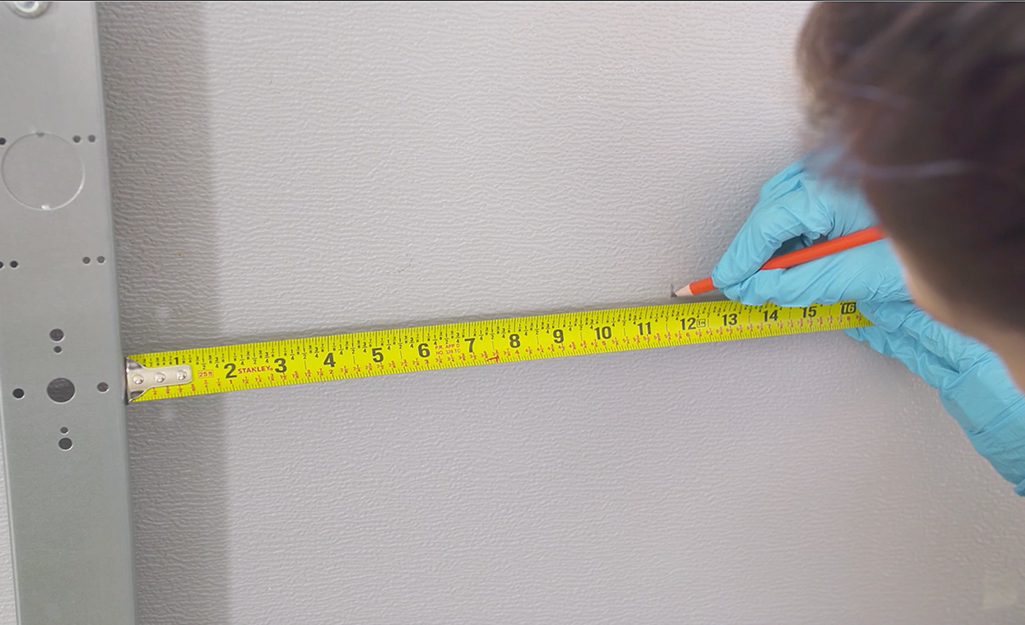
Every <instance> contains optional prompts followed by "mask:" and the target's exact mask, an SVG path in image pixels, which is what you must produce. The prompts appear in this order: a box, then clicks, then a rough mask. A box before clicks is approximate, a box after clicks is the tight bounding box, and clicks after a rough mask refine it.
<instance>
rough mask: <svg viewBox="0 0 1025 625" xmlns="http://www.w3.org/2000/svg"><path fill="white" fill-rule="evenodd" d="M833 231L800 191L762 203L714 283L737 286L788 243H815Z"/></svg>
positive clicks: (714, 276)
mask: <svg viewBox="0 0 1025 625" xmlns="http://www.w3.org/2000/svg"><path fill="white" fill-rule="evenodd" d="M832 228H833V223H832V220H831V219H830V216H829V215H828V214H827V213H826V212H825V211H823V210H821V207H820V205H819V204H818V203H815V202H812V201H811V199H810V198H809V197H808V194H807V193H806V192H804V190H803V189H802V188H800V187H798V189H797V190H795V191H792V192H790V193H787V194H785V195H783V196H781V197H774V198H772V199H767V200H763V201H759V203H758V204H757V205H755V207H754V209H752V211H751V214H750V215H749V216H748V218H747V221H745V222H744V225H743V226H741V228H740V231H739V232H738V233H737V235H736V236H735V237H734V238H733V241H732V242H731V243H730V246H729V247H728V248H727V249H726V252H725V253H724V254H723V255H722V258H720V259H719V262H718V263H717V264H716V266H715V268H714V269H712V282H713V283H714V284H715V285H716V286H717V287H719V288H722V287H728V286H732V285H734V284H737V283H738V282H740V281H741V280H744V279H746V278H749V277H750V276H752V275H753V274H754V273H755V272H756V271H758V269H759V268H760V267H761V266H762V265H764V264H765V261H767V260H769V259H770V258H772V256H773V254H775V253H776V251H777V250H779V248H780V247H781V246H782V245H783V244H784V243H786V242H787V241H789V240H791V239H793V238H795V237H798V236H801V235H805V236H808V237H809V238H810V239H813V240H814V239H817V238H818V237H820V236H824V235H825V234H826V233H828V232H829V231H830V230H832Z"/></svg>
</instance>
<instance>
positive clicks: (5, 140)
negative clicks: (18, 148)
mask: <svg viewBox="0 0 1025 625" xmlns="http://www.w3.org/2000/svg"><path fill="white" fill-rule="evenodd" d="M5 143H7V139H4V138H3V137H0V145H4V144H5Z"/></svg>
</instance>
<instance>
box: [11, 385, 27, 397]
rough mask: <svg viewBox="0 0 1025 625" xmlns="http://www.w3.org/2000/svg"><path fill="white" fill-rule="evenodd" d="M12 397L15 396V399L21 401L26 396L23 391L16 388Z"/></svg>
mask: <svg viewBox="0 0 1025 625" xmlns="http://www.w3.org/2000/svg"><path fill="white" fill-rule="evenodd" d="M11 395H14V399H21V398H22V397H24V396H25V391H23V390H22V389H20V388H16V389H14V392H13V393H11Z"/></svg>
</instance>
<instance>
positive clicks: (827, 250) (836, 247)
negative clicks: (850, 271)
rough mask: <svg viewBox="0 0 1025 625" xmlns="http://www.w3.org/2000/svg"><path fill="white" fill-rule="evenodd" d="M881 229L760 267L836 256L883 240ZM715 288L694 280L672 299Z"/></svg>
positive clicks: (707, 281)
mask: <svg viewBox="0 0 1025 625" xmlns="http://www.w3.org/2000/svg"><path fill="white" fill-rule="evenodd" d="M885 237H886V235H885V234H883V229H882V228H880V227H879V226H872V227H871V228H865V229H864V230H858V231H857V232H852V233H850V234H845V235H844V236H842V237H837V238H835V239H830V240H828V241H823V242H822V243H816V244H815V245H809V246H808V247H804V248H801V249H799V250H794V251H793V252H787V253H786V254H783V255H781V256H777V257H775V258H772V259H769V262H767V263H765V264H764V265H762V266H761V269H787V268H789V267H794V266H796V265H801V264H804V263H806V262H808V261H810V260H816V259H818V258H822V257H824V256H829V255H830V254H836V253H837V252H842V251H844V250H849V249H851V248H852V247H858V246H859V245H865V244H866V243H872V242H873V241H878V240H880V239H883V238H885ZM716 288H718V287H716V286H715V285H714V284H712V279H711V278H704V279H703V280H696V281H694V282H691V283H690V284H688V285H687V286H685V287H683V288H682V289H680V290H678V291H677V290H675V289H673V290H672V296H673V297H686V296H688V295H700V294H702V293H708V292H709V291H714V290H715V289H716Z"/></svg>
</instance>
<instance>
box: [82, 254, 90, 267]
mask: <svg viewBox="0 0 1025 625" xmlns="http://www.w3.org/2000/svg"><path fill="white" fill-rule="evenodd" d="M82 264H83V265H88V264H89V257H88V256H86V257H85V258H83V259H82Z"/></svg>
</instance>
